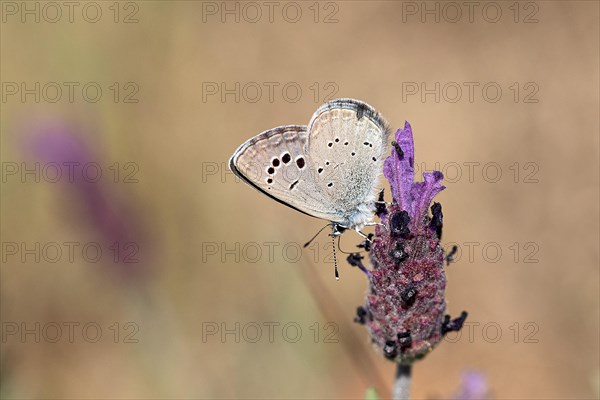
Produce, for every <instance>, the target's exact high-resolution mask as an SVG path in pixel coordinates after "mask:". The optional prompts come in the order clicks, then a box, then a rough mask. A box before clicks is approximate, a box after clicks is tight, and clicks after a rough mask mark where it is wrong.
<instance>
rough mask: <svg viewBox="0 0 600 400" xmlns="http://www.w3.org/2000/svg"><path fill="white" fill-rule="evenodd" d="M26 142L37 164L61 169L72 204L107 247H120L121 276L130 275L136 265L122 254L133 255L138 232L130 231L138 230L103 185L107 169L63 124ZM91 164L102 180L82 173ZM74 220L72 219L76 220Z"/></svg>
mask: <svg viewBox="0 0 600 400" xmlns="http://www.w3.org/2000/svg"><path fill="white" fill-rule="evenodd" d="M28 139H29V140H28V141H27V148H28V150H29V153H31V154H32V155H33V157H34V158H35V159H36V162H39V163H41V164H42V165H48V164H50V163H54V164H55V165H57V166H59V167H60V170H61V172H62V176H61V179H60V182H61V183H63V184H64V185H65V187H67V188H69V189H71V188H72V192H73V194H74V195H75V196H76V197H75V202H76V203H79V204H80V205H82V206H83V209H84V210H85V217H87V218H88V220H89V222H90V226H91V227H92V229H93V230H94V231H96V233H97V234H98V235H99V236H100V238H101V239H102V240H103V241H105V242H106V243H105V244H106V246H107V247H108V246H115V245H116V246H119V250H120V251H119V253H120V256H119V257H118V258H117V259H116V260H115V261H116V262H117V264H118V265H121V266H122V268H120V270H121V272H123V273H125V274H126V275H128V274H130V273H132V272H133V271H134V270H135V269H136V265H139V264H137V263H136V262H132V259H131V257H129V258H128V257H127V254H122V253H128V254H132V251H131V250H132V248H131V246H138V243H139V237H138V233H139V232H136V235H134V234H133V232H132V230H133V228H132V227H135V226H137V224H136V221H135V218H134V216H133V215H132V213H131V212H129V211H128V210H127V209H126V207H125V205H124V204H123V203H122V202H120V201H119V199H118V198H117V196H116V193H114V192H112V191H111V190H108V189H107V187H106V185H104V184H102V181H103V180H106V179H109V178H107V177H106V173H107V171H106V168H107V166H102V165H101V164H100V163H99V162H98V159H97V155H96V154H94V153H93V152H92V151H91V150H90V149H89V147H88V145H87V144H86V143H85V142H84V141H83V139H82V138H81V137H80V136H79V135H77V134H76V133H75V130H73V129H72V128H70V127H67V126H66V125H64V124H60V123H58V124H57V123H53V124H44V125H39V126H38V127H37V128H36V129H34V130H33V131H32V133H31V135H30V136H29V137H28ZM94 164H95V165H96V166H98V168H100V171H102V169H104V171H102V172H104V175H105V177H104V179H100V180H99V181H94V180H95V179H89V178H88V177H86V174H84V173H83V172H82V171H83V170H84V168H85V167H86V166H92V165H94ZM91 170H94V169H93V168H92V169H91ZM90 175H93V174H92V173H90ZM65 208H67V209H70V206H69V204H65ZM76 218H77V217H76V216H74V219H75V220H76ZM134 238H135V239H134ZM103 247H104V246H103ZM124 247H128V249H124ZM137 257H139V254H138V255H137ZM111 258H112V257H111Z"/></svg>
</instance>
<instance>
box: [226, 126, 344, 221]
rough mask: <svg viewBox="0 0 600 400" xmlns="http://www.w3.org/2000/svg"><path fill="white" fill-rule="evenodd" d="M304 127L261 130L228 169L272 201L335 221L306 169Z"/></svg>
mask: <svg viewBox="0 0 600 400" xmlns="http://www.w3.org/2000/svg"><path fill="white" fill-rule="evenodd" d="M307 137H308V135H307V131H306V126H301V125H287V126H280V127H277V128H274V129H270V130H268V131H265V132H263V133H261V134H259V135H257V136H255V137H254V138H252V139H250V140H248V141H247V142H246V143H244V144H242V145H241V146H240V147H239V148H238V149H237V150H236V151H235V153H233V156H232V157H231V159H230V160H229V168H230V169H231V170H232V171H233V172H234V173H235V174H236V175H237V176H238V177H240V178H241V179H242V180H243V181H245V182H246V183H248V184H249V185H250V186H252V187H254V188H255V189H257V190H259V191H261V192H262V193H264V194H266V195H267V196H269V197H271V198H272V199H274V200H276V201H278V202H280V203H282V204H285V205H286V206H288V207H291V208H293V209H295V210H297V211H300V212H303V213H305V214H308V215H311V216H313V217H317V218H323V219H327V220H330V221H336V220H335V219H332V218H335V213H333V212H332V211H331V210H327V208H326V207H324V205H326V204H327V203H326V199H325V198H324V196H323V193H321V192H319V190H318V189H317V187H316V184H315V180H314V174H313V173H312V171H310V170H309V165H311V164H312V163H311V162H310V161H309V157H308V154H307V153H306V141H307Z"/></svg>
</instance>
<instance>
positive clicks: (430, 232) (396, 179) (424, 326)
mask: <svg viewBox="0 0 600 400" xmlns="http://www.w3.org/2000/svg"><path fill="white" fill-rule="evenodd" d="M392 144H393V146H394V148H393V149H392V154H391V155H390V156H389V157H388V158H387V159H386V160H385V163H384V175H385V177H386V178H387V179H388V181H389V182H390V186H391V190H392V197H393V203H392V204H391V205H389V206H382V205H380V206H379V207H378V210H377V214H378V215H379V217H380V218H381V222H382V225H378V226H377V227H376V229H375V237H374V239H373V241H372V244H371V246H370V248H371V249H370V250H371V257H370V258H371V264H372V266H373V268H372V270H371V271H367V276H368V278H369V283H370V290H369V293H368V294H367V297H366V301H365V304H364V306H362V307H359V308H358V309H357V314H358V315H357V318H356V321H357V322H360V323H364V324H366V326H367V328H368V330H369V333H370V335H371V339H372V341H373V343H375V345H377V346H378V347H379V348H380V349H381V351H382V352H383V354H384V355H385V357H386V358H388V359H390V360H394V361H396V362H398V363H410V362H412V361H414V360H416V359H420V358H422V357H424V356H425V355H427V354H428V353H429V352H430V351H431V350H432V349H433V348H434V347H435V346H436V345H437V344H438V343H439V342H440V341H441V340H442V338H443V336H444V334H446V333H447V332H449V331H453V330H459V329H460V328H461V327H462V324H463V322H464V320H465V319H466V312H463V314H462V315H461V316H460V317H459V318H457V319H455V320H450V316H448V315H446V314H445V311H446V300H445V287H446V276H445V273H444V268H443V266H444V260H445V259H447V255H446V254H445V253H444V250H443V249H442V247H441V246H440V238H441V235H442V225H443V221H442V219H443V216H442V207H441V205H440V204H439V203H434V204H433V206H432V207H431V211H432V216H431V217H430V216H429V215H428V213H427V209H428V208H429V205H430V203H431V201H432V200H433V197H434V196H435V195H436V194H437V193H439V192H440V191H441V190H443V189H444V186H442V184H441V181H442V179H443V176H442V174H441V173H440V172H439V171H434V172H428V173H424V174H423V178H424V181H423V182H414V143H413V136H412V129H411V127H410V125H409V123H408V122H407V123H406V124H405V126H404V129H399V130H398V131H397V132H396V141H395V142H393V143H392ZM360 258H361V257H360V256H358V255H356V254H354V255H352V256H350V257H349V260H348V261H349V262H350V263H351V264H353V265H358V264H360V265H358V266H359V267H362V269H365V268H364V266H362V263H361V262H360ZM365 270H366V269H365Z"/></svg>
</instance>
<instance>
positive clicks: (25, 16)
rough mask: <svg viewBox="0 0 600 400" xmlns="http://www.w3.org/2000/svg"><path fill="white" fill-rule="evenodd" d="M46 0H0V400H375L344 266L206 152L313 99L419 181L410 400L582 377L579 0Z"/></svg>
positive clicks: (584, 142)
mask: <svg viewBox="0 0 600 400" xmlns="http://www.w3.org/2000/svg"><path fill="white" fill-rule="evenodd" d="M69 4H70V5H65V4H63V3H60V2H58V3H52V2H50V3H48V2H35V1H32V2H11V1H2V3H1V7H2V9H1V10H0V11H1V13H2V14H1V18H2V21H1V22H2V25H1V30H0V33H1V39H0V44H1V54H0V56H1V62H0V74H1V79H0V80H1V82H2V101H1V103H0V105H1V115H0V117H1V126H0V128H1V157H2V190H1V219H2V223H1V231H0V233H1V236H2V238H1V242H2V266H1V270H0V272H1V276H0V286H1V297H0V300H1V308H0V310H1V321H2V332H1V333H2V340H1V358H0V360H1V364H0V365H1V377H0V378H1V381H0V383H1V389H0V394H1V397H2V398H6V399H10V398H61V399H62V398H65V399H66V398H206V399H208V398H211V399H212V398H216V399H221V398H315V399H316V398H332V399H333V398H364V395H365V392H366V391H367V389H368V388H370V387H373V388H376V390H377V391H378V392H379V393H380V395H382V396H388V395H389V391H390V389H391V384H392V378H393V375H394V366H393V365H392V364H391V363H389V362H387V361H386V360H385V359H384V358H383V357H382V356H381V355H380V354H379V353H378V352H376V351H375V350H374V349H373V348H372V347H371V345H370V341H369V337H368V335H367V332H366V330H365V329H364V327H363V326H360V325H358V324H355V323H353V322H352V319H353V317H354V315H355V310H356V307H357V306H358V305H360V304H362V303H363V300H364V294H365V291H366V289H367V280H366V278H365V276H364V275H363V274H362V273H361V272H360V271H358V270H357V269H355V268H351V267H349V266H348V265H347V264H346V263H345V262H344V261H343V260H342V261H340V267H341V271H340V273H341V280H340V281H339V282H336V281H335V279H334V277H333V265H332V262H331V250H332V248H331V243H330V242H329V239H328V238H327V236H326V235H325V234H322V235H321V236H319V237H318V239H317V240H316V241H315V242H314V243H313V245H312V246H311V247H309V248H308V249H302V248H301V245H302V244H303V243H304V242H305V241H306V240H308V239H309V238H310V237H311V236H312V235H313V234H314V233H316V231H317V230H318V229H319V228H321V227H322V226H323V224H324V223H323V222H322V221H319V220H317V219H314V218H310V217H307V216H306V215H303V214H300V213H298V212H296V211H294V210H292V209H289V208H287V207H284V206H282V205H280V204H277V203H276V202H274V201H272V200H270V199H268V198H267V197H265V196H262V195H261V194H260V193H258V192H256V191H254V190H253V189H252V188H250V187H248V186H246V185H244V184H243V183H242V182H239V181H238V180H236V179H235V178H234V176H233V175H232V174H231V173H230V172H229V171H228V170H227V168H226V165H227V160H228V158H229V156H230V155H231V154H232V153H233V151H234V150H235V149H236V148H237V147H238V146H239V145H240V144H241V143H242V142H244V141H245V140H247V139H248V138H250V137H252V136H254V135H256V134H258V133H260V132H262V131H264V130H266V129H269V128H272V127H274V126H278V125H285V124H306V123H307V122H308V120H309V118H310V116H311V115H312V113H313V112H314V110H315V109H316V108H317V107H318V106H319V105H320V104H321V103H323V102H325V101H327V100H330V99H332V98H337V97H353V98H357V99H361V100H364V101H366V102H368V103H369V104H371V105H373V106H374V107H375V108H377V109H378V110H379V111H380V112H381V113H382V114H383V115H384V116H385V117H386V119H387V120H388V121H389V123H390V125H391V127H392V128H393V130H394V131H395V129H397V128H399V127H401V126H403V124H404V121H405V120H408V121H409V122H410V123H411V124H412V127H413V132H414V136H415V146H416V166H417V170H418V179H420V173H421V172H423V171H424V170H433V169H435V168H438V169H440V170H442V172H443V173H444V174H445V176H446V180H445V185H446V186H447V189H446V190H444V191H443V192H442V193H440V194H439V195H438V196H437V198H436V199H437V201H439V202H441V203H442V205H443V207H444V217H445V220H444V225H445V228H444V237H443V243H444V245H445V246H446V247H448V248H449V247H451V246H452V245H453V244H457V245H458V246H459V249H460V250H459V253H458V255H457V262H456V263H454V264H451V265H450V266H449V267H447V277H448V286H447V300H448V312H449V313H450V314H451V315H452V316H456V315H458V314H459V313H460V312H461V311H462V310H467V311H468V312H469V317H468V320H467V324H466V326H465V327H464V328H463V331H462V333H461V334H460V335H457V334H454V335H449V336H448V337H447V339H446V340H445V341H444V342H442V343H441V344H440V345H439V347H438V348H436V349H435V350H434V351H433V352H432V353H431V354H430V355H428V356H427V357H426V358H425V359H424V360H422V361H420V362H418V363H417V364H416V365H415V367H414V371H413V372H414V378H413V395H414V397H415V398H424V399H438V398H444V399H445V398H457V397H461V396H466V395H461V394H460V392H461V391H464V390H476V391H477V390H479V392H478V393H480V394H478V395H475V397H481V396H484V395H485V396H489V397H490V398H502V399H517V398H519V399H520V398H540V399H541V398H556V399H563V398H565V399H566V398H589V399H592V398H598V396H599V395H600V392H599V385H600V384H599V382H600V380H599V374H600V370H599V329H598V326H599V319H598V318H599V317H598V316H599V269H598V261H599V250H598V248H599V247H598V246H599V245H598V242H599V223H598V221H599V212H598V202H599V198H598V197H599V179H598V177H599V172H598V170H599V150H598V149H599V141H598V132H599V116H598V109H599V98H598V88H599V78H598V76H599V73H598V71H599V65H598V63H599V50H598V49H599V48H600V43H599V18H598V17H599V5H598V3H597V2H587V1H580V2H567V1H537V2H490V3H487V2H476V4H475V5H465V4H463V3H460V2H459V3H445V2H389V1H373V2H370V1H369V2H367V1H334V2H277V1H276V2H249V3H248V2H226V3H223V2H201V1H176V2H167V1H126V2H104V1H102V2H92V3H87V2H71V3H69ZM436 163H437V164H436ZM382 186H384V182H383V181H382ZM388 193H389V192H388ZM359 241H360V238H359V237H358V236H356V235H354V234H353V233H352V232H350V233H347V234H345V235H344V236H343V238H342V241H341V245H342V249H344V250H351V249H353V248H354V246H355V245H356V244H357V243H359ZM338 258H341V256H340V255H338ZM469 371H470V372H469ZM465 374H466V375H465ZM465 379H466V381H467V382H466V385H467V386H468V387H467V388H465V387H464V385H465V382H464V380H465ZM473 379H475V380H476V382H472V381H473ZM469 380H471V381H470V382H469ZM469 385H470V386H469ZM473 387H476V389H473Z"/></svg>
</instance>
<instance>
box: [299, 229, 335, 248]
mask: <svg viewBox="0 0 600 400" xmlns="http://www.w3.org/2000/svg"><path fill="white" fill-rule="evenodd" d="M329 225H330V224H327V225H325V226H324V227H322V228H321V229H319V232H317V233H316V234H315V236H313V237H312V239H310V240H309V241H308V242H306V243H304V247H308V245H309V244H311V243H312V241H313V240H315V239H316V238H317V236H319V234H320V233H321V232H323V229H325V228H327V227H328V226H329Z"/></svg>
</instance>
